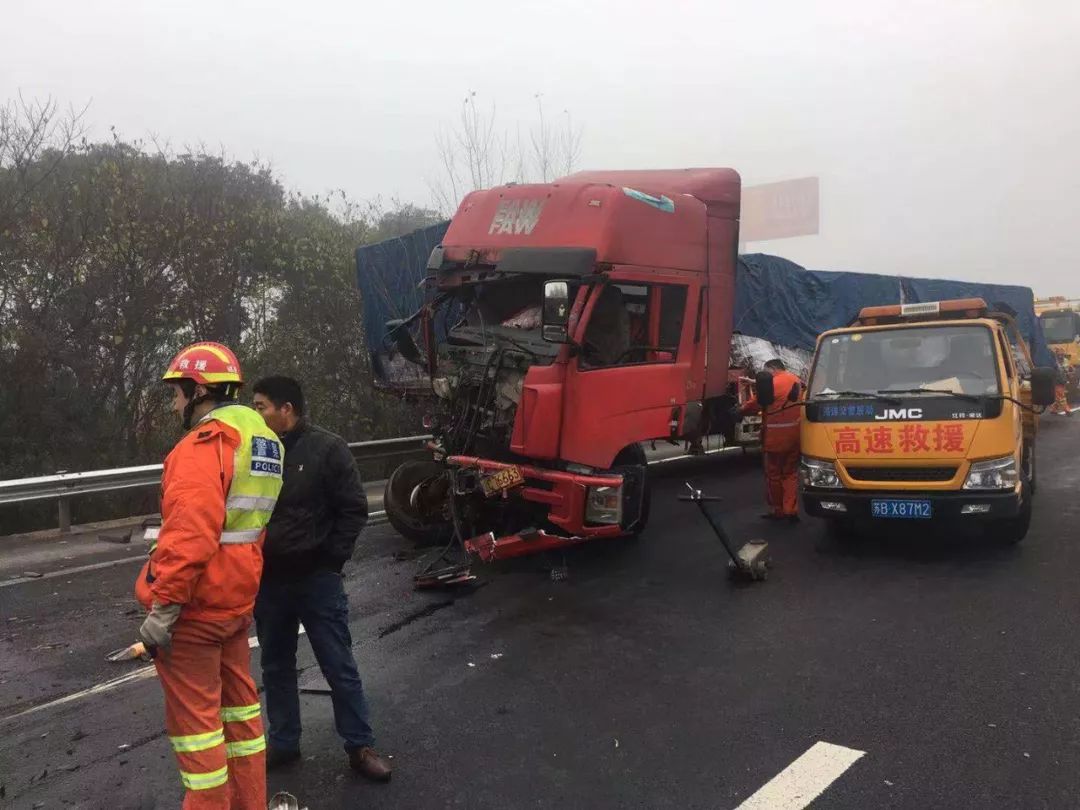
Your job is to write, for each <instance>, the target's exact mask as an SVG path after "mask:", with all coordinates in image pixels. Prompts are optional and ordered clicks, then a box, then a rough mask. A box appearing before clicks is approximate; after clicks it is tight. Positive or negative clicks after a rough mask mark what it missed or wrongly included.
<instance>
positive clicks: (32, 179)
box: [0, 107, 434, 534]
mask: <svg viewBox="0 0 1080 810" xmlns="http://www.w3.org/2000/svg"><path fill="white" fill-rule="evenodd" d="M7 112H8V114H9V117H8V119H6V121H5V120H4V119H3V116H2V115H0V479H2V478H13V477H23V476H30V475H37V474H45V473H50V472H55V471H56V470H58V469H67V470H82V469H99V468H105V467H113V466H122V465H127V464H137V463H151V462H156V461H160V460H161V458H162V456H163V454H164V453H165V452H166V451H167V449H168V448H169V447H170V446H171V444H172V443H173V442H174V441H175V439H176V437H177V435H178V424H177V420H176V418H175V417H174V416H173V415H172V414H171V413H169V411H168V402H167V401H166V399H167V393H168V392H167V391H166V390H165V388H164V386H161V385H159V384H158V380H159V379H160V376H161V374H162V372H163V370H164V368H165V366H166V364H167V363H168V361H169V359H170V358H171V357H172V355H173V354H174V353H175V352H176V351H177V350H178V349H179V348H180V347H181V346H183V345H184V344H186V343H188V342H191V341H193V340H217V341H221V342H223V343H226V344H228V345H230V346H233V347H234V348H236V349H237V351H238V354H239V355H240V359H241V363H242V365H243V366H244V370H245V375H246V377H247V379H248V380H249V382H253V381H254V380H255V379H256V378H257V377H258V376H260V375H262V374H269V373H286V374H292V375H294V376H296V377H297V378H298V379H299V380H301V382H302V383H303V384H304V386H305V389H306V391H307V394H308V398H309V401H310V403H311V412H312V415H313V417H314V418H315V419H316V420H317V421H319V422H320V423H321V424H323V425H324V426H326V427H327V428H329V429H331V430H334V431H337V432H339V433H341V434H342V435H344V436H346V437H347V438H349V439H350V440H360V439H364V438H369V437H377V436H392V435H401V434H402V433H409V432H413V431H415V430H416V429H417V424H416V421H415V416H414V414H412V413H411V412H409V410H408V409H403V408H402V407H401V406H400V403H396V402H393V401H387V400H385V399H384V395H380V394H376V393H375V392H374V391H373V389H372V386H371V375H370V369H369V367H368V359H367V353H366V349H365V346H364V340H363V331H362V326H361V323H360V311H361V308H360V294H359V292H358V290H357V288H356V282H355V269H354V258H353V254H354V251H355V249H356V247H357V246H358V245H360V244H362V243H364V242H366V241H371V240H376V239H379V238H385V237H389V236H392V235H394V234H395V233H399V232H405V231H408V230H411V229H412V228H414V227H420V226H422V225H426V224H430V222H432V221H433V219H434V218H433V216H432V215H431V213H430V212H426V211H423V210H419V209H416V208H414V207H412V206H401V205H397V206H395V207H393V208H392V209H391V210H390V211H389V212H383V211H382V210H380V208H379V207H378V206H367V207H366V208H365V209H364V210H363V211H358V210H357V207H356V206H352V205H348V204H347V203H346V204H345V205H344V206H343V208H344V210H343V211H342V210H335V209H333V208H332V207H331V201H330V200H329V199H319V198H311V197H303V196H298V195H295V194H289V193H286V191H285V190H284V188H283V186H282V183H281V181H280V180H279V178H278V177H277V176H275V174H274V173H273V172H272V171H271V170H270V169H269V168H267V167H266V166H263V165H260V164H257V163H238V162H231V161H228V160H226V159H223V158H222V157H220V156H214V155H210V154H207V153H202V152H200V153H194V154H181V155H170V154H166V153H163V152H149V151H147V150H146V149H144V148H143V145H142V144H137V143H136V144H133V143H126V142H124V141H121V140H119V139H118V138H114V140H113V142H111V143H95V144H87V143H74V142H72V141H71V140H68V141H66V142H63V143H59V144H50V143H48V142H47V139H43V140H42V142H41V143H40V144H39V146H38V147H37V148H36V149H35V148H24V149H22V151H21V153H20V151H19V149H18V147H19V146H20V144H21V145H23V146H25V142H19V140H18V139H19V138H20V137H23V138H25V136H26V130H23V131H21V134H20V130H19V129H18V127H17V126H15V127H13V126H12V118H11V108H10V107H9V108H8V109H7ZM5 123H6V125H7V129H6V130H5V129H4V125H5ZM12 133H14V134H12ZM5 137H7V138H8V143H7V144H5V143H4V142H3V139H4V138H5ZM12 141H14V142H15V147H16V148H12ZM5 146H6V147H7V148H6V151H5ZM31 147H32V145H31ZM5 155H6V156H7V159H5ZM12 155H14V157H12ZM340 208H341V206H339V209H340ZM8 518H10V513H5V514H4V515H3V516H0V522H2V523H4V524H8V523H9V521H8ZM4 528H13V527H12V526H10V525H5V527H4ZM0 534H3V532H2V531H0Z"/></svg>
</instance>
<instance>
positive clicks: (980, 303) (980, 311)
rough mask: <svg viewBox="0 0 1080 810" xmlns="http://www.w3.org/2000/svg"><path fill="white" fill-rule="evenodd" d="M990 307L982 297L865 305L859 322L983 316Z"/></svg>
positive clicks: (877, 322)
mask: <svg viewBox="0 0 1080 810" xmlns="http://www.w3.org/2000/svg"><path fill="white" fill-rule="evenodd" d="M987 310H988V307H987V306H986V301H984V300H983V299H981V298H959V299H956V300H955V301H928V302H926V303H921V304H893V305H892V306H886V307H863V309H862V311H861V312H859V318H858V322H859V323H860V324H862V325H864V326H875V325H877V324H883V323H899V322H900V321H906V320H913V321H914V320H936V319H939V318H981V317H983V316H985V315H986V313H987Z"/></svg>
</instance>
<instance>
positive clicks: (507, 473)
mask: <svg viewBox="0 0 1080 810" xmlns="http://www.w3.org/2000/svg"><path fill="white" fill-rule="evenodd" d="M524 483H525V476H524V475H522V474H521V469H520V468H519V467H507V468H505V469H502V470H499V471H498V472H497V473H493V474H492V475H489V476H487V477H486V478H481V479H480V486H482V487H483V488H484V495H486V496H487V497H488V498H490V497H491V496H492V495H498V494H499V493H500V492H504V491H505V490H508V489H513V488H514V487H519V486H521V485H522V484H524Z"/></svg>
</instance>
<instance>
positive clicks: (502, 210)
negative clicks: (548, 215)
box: [488, 200, 544, 236]
mask: <svg viewBox="0 0 1080 810" xmlns="http://www.w3.org/2000/svg"><path fill="white" fill-rule="evenodd" d="M543 208H544V200H502V201H501V202H500V203H499V207H498V208H497V209H496V210H495V216H494V218H493V219H492V220H491V226H490V227H489V228H488V233H489V234H503V233H512V234H522V233H523V234H525V235H526V236H528V235H529V234H531V233H532V232H533V229H534V228H535V227H536V223H537V222H539V221H540V212H541V211H542V210H543Z"/></svg>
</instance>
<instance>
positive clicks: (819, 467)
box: [799, 456, 844, 489]
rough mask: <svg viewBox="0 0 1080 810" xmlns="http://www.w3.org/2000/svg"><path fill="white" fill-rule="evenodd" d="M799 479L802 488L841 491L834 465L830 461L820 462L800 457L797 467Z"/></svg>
mask: <svg viewBox="0 0 1080 810" xmlns="http://www.w3.org/2000/svg"><path fill="white" fill-rule="evenodd" d="M799 477H800V478H801V479H802V485H803V486H804V487H812V488H816V489H843V488H844V485H843V484H841V483H840V476H839V475H837V473H836V465H835V464H834V463H833V462H831V461H822V460H821V459H819V458H809V457H807V456H803V457H802V462H801V464H800V465H799Z"/></svg>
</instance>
